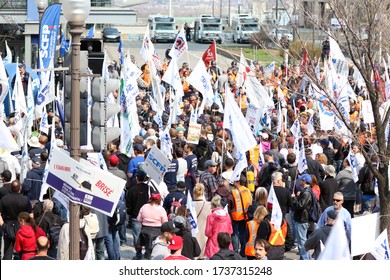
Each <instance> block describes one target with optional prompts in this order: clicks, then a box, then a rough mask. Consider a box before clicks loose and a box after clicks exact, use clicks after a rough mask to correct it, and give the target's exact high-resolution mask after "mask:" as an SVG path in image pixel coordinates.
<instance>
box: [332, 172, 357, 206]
mask: <svg viewBox="0 0 390 280" xmlns="http://www.w3.org/2000/svg"><path fill="white" fill-rule="evenodd" d="M336 180H337V182H339V184H340V188H339V191H340V192H342V193H343V195H344V200H355V199H356V190H357V186H356V183H355V182H354V181H353V175H352V171H351V168H350V167H348V168H346V169H343V170H341V171H340V172H339V174H337V176H336Z"/></svg>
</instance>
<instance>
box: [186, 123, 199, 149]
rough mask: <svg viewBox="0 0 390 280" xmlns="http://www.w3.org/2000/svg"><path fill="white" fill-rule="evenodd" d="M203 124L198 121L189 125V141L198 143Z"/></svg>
mask: <svg viewBox="0 0 390 280" xmlns="http://www.w3.org/2000/svg"><path fill="white" fill-rule="evenodd" d="M201 128H202V125H200V124H198V123H192V124H190V125H189V126H188V134H187V143H191V144H196V145H197V144H198V143H199V138H200V130H201Z"/></svg>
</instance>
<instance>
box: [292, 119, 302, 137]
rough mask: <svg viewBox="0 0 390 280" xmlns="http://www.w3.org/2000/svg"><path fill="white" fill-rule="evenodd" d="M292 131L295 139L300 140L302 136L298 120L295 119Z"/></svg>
mask: <svg viewBox="0 0 390 280" xmlns="http://www.w3.org/2000/svg"><path fill="white" fill-rule="evenodd" d="M290 131H291V133H292V135H294V137H295V138H299V137H301V136H302V133H301V125H300V123H299V119H298V118H296V119H295V121H294V123H293V125H292V126H291V128H290Z"/></svg>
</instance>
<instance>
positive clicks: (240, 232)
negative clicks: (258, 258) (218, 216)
mask: <svg viewBox="0 0 390 280" xmlns="http://www.w3.org/2000/svg"><path fill="white" fill-rule="evenodd" d="M232 226H233V235H232V243H233V248H234V251H236V252H237V253H239V254H240V255H241V256H243V257H244V256H245V245H246V240H245V230H246V228H245V226H246V222H245V220H242V221H232Z"/></svg>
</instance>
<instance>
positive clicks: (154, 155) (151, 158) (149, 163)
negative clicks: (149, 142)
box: [143, 145, 171, 184]
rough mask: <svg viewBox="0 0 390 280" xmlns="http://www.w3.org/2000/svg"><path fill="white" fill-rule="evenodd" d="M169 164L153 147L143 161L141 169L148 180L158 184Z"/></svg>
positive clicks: (155, 147)
mask: <svg viewBox="0 0 390 280" xmlns="http://www.w3.org/2000/svg"><path fill="white" fill-rule="evenodd" d="M170 163H171V162H170V161H169V159H167V158H166V157H165V156H164V154H163V153H162V152H161V151H160V150H159V149H158V148H157V146H156V145H154V146H153V147H152V148H151V149H150V152H149V153H148V156H147V158H146V159H145V164H144V165H143V169H144V171H145V172H146V173H147V174H148V175H149V176H150V178H152V179H153V180H154V181H156V183H157V184H160V183H161V181H162V180H163V177H164V174H165V172H167V170H168V167H169V164H170Z"/></svg>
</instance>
